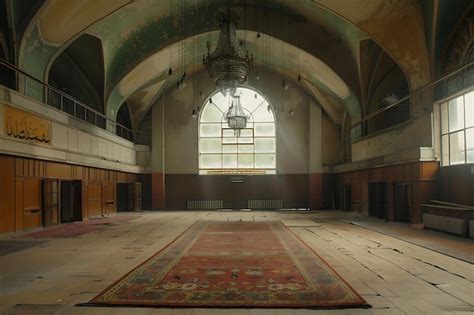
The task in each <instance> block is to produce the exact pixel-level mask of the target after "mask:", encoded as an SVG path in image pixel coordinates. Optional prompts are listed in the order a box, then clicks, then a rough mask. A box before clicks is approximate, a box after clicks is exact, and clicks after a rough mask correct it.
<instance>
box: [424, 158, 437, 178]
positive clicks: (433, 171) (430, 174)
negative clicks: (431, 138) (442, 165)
mask: <svg viewBox="0 0 474 315" xmlns="http://www.w3.org/2000/svg"><path fill="white" fill-rule="evenodd" d="M420 169H421V175H420V179H436V177H437V175H438V170H439V163H438V162H422V163H421V168H420Z"/></svg>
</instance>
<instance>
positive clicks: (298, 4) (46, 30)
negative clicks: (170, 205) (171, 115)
mask: <svg viewBox="0 0 474 315" xmlns="http://www.w3.org/2000/svg"><path fill="white" fill-rule="evenodd" d="M226 3H230V4H231V5H232V6H234V7H236V8H237V9H239V10H240V11H241V16H242V18H241V24H240V26H239V29H241V30H244V29H245V30H247V32H239V37H240V38H242V39H243V40H244V41H245V43H246V45H247V49H248V50H249V51H250V52H252V53H254V55H255V59H256V62H257V63H259V64H261V65H263V66H265V67H269V68H272V69H273V70H276V71H278V72H280V73H282V75H283V76H285V77H288V78H290V79H293V80H294V79H296V77H297V73H301V74H302V76H304V79H305V82H306V83H307V84H306V83H305V84H306V89H307V90H308V92H309V93H311V94H312V95H313V96H315V94H321V93H323V95H324V97H320V99H323V98H324V99H326V98H327V99H331V100H333V101H331V102H327V104H328V105H327V106H328V109H327V111H331V110H330V109H329V106H331V107H332V108H333V109H334V110H335V111H336V112H339V111H340V108H338V106H341V104H342V106H343V107H344V106H345V108H346V110H347V111H348V113H349V114H350V115H351V116H358V115H360V108H357V107H358V106H360V105H358V103H359V102H358V100H360V98H361V95H360V94H361V93H360V64H359V53H360V50H359V43H360V41H361V40H363V39H367V38H371V39H373V41H374V42H376V43H377V44H378V45H380V46H381V47H382V48H383V49H384V50H385V51H386V53H387V54H388V55H389V56H390V57H392V58H393V59H394V61H395V62H396V64H398V65H399V66H400V68H401V69H402V71H403V73H404V74H405V76H406V77H407V80H408V82H409V84H410V87H411V88H412V89H415V88H418V87H420V86H422V85H424V84H426V83H427V82H428V81H429V78H430V75H431V74H430V67H429V61H428V60H429V58H427V54H428V51H427V47H426V40H425V29H424V27H425V23H424V21H425V20H424V17H423V8H422V7H421V5H420V4H419V2H417V1H413V0H396V1H385V0H351V1H346V0H339V1H337V0H256V1H246V0H234V1H222V0H187V1H177V0H170V1H161V0H160V1H158V0H135V1H126V0H113V1H112V0H94V1H92V0H86V1H80V0H69V1H60V0H46V1H44V3H43V4H42V6H41V7H40V8H39V9H38V11H37V12H36V15H35V16H34V17H33V18H32V19H31V20H30V23H29V25H28V27H27V28H26V31H25V35H24V36H23V38H22V40H21V45H20V50H19V66H20V67H21V68H22V69H23V70H25V71H27V72H28V73H30V74H32V75H34V76H36V77H38V78H40V79H43V80H47V76H48V70H49V67H50V66H51V64H52V63H53V62H54V60H55V58H56V57H57V56H58V55H59V54H60V53H61V52H62V51H63V50H64V48H65V47H67V46H68V45H69V44H70V43H71V42H72V41H73V40H74V39H75V38H77V37H78V36H79V35H80V34H83V33H87V34H90V35H93V36H95V37H97V38H99V39H100V40H101V42H102V47H103V57H104V68H105V69H104V72H105V96H104V97H105V100H106V104H107V108H106V113H107V115H109V116H110V117H112V118H115V115H116V113H117V111H118V107H119V106H120V105H121V104H123V103H124V102H125V101H126V100H127V99H130V103H133V104H140V105H136V106H137V108H135V109H133V108H132V112H136V113H139V112H142V111H143V109H145V108H147V106H148V107H149V106H150V105H151V104H147V105H144V104H145V103H147V102H152V101H153V100H154V99H155V97H156V93H160V92H164V90H163V89H166V88H167V87H172V86H173V84H172V83H173V82H172V81H173V80H175V79H176V77H174V78H168V77H167V76H166V73H165V71H166V70H167V69H168V68H169V65H170V62H171V64H172V65H174V67H175V68H176V69H178V68H180V67H181V69H180V70H184V69H187V72H188V74H189V73H191V72H192V69H195V70H198V69H199V67H200V66H199V64H200V56H201V55H202V53H203V52H205V50H206V48H205V45H206V42H207V41H208V40H209V39H211V41H212V42H213V43H216V41H217V39H216V34H217V33H216V29H217V27H216V25H215V19H214V15H213V13H214V12H215V11H216V10H217V9H218V8H220V7H222V6H223V5H225V4H226ZM179 4H182V6H179ZM362 8H363V9H362ZM256 32H260V33H261V34H263V35H264V36H262V37H261V38H260V41H257V40H256V36H255V34H256ZM192 47H194V49H193V50H194V51H193V52H191V51H190V50H191V49H192ZM170 52H171V55H170ZM181 52H182V53H183V54H181ZM182 55H183V56H186V57H185V58H186V61H183V57H181V59H180V58H179V56H182ZM302 64H303V65H304V66H303V69H301V70H296V69H299V68H301V67H302V66H301V65H302ZM178 72H179V70H178ZM165 80H166V81H165ZM159 82H161V83H159ZM314 91H317V93H315V92H314ZM152 94H155V95H153V96H152ZM140 95H141V96H140ZM315 97H316V96H315ZM331 104H332V105H331ZM141 116H142V114H139V115H138V117H141Z"/></svg>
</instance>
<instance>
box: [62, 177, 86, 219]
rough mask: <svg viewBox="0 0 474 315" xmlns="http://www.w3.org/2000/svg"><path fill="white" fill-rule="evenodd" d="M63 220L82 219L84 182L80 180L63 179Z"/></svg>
mask: <svg viewBox="0 0 474 315" xmlns="http://www.w3.org/2000/svg"><path fill="white" fill-rule="evenodd" d="M60 195H61V198H60V200H61V201H60V205H61V207H60V218H61V222H72V221H82V183H81V181H80V180H72V181H61V194H60Z"/></svg>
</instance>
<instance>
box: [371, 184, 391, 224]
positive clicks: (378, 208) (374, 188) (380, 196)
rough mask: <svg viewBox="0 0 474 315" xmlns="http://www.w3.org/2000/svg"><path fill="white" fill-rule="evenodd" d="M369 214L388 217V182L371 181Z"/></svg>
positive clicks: (383, 217) (381, 217) (382, 217)
mask: <svg viewBox="0 0 474 315" xmlns="http://www.w3.org/2000/svg"><path fill="white" fill-rule="evenodd" d="M369 216H374V217H377V218H379V219H386V218H387V183H386V182H376V183H369Z"/></svg>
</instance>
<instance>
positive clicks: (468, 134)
mask: <svg viewBox="0 0 474 315" xmlns="http://www.w3.org/2000/svg"><path fill="white" fill-rule="evenodd" d="M440 113H441V154H442V157H441V163H442V166H448V165H455V164H464V163H474V91H471V92H468V93H465V94H463V95H461V96H458V97H456V98H453V99H450V100H448V101H447V102H444V103H442V104H441V105H440Z"/></svg>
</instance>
